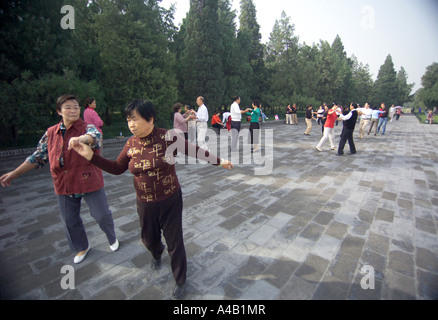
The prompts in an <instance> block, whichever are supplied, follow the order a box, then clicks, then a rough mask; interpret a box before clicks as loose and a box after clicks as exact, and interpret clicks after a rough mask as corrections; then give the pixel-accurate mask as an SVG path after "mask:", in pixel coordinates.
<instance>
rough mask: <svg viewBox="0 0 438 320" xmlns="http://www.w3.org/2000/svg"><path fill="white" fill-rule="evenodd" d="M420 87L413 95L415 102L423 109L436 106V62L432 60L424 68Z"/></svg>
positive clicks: (437, 71) (437, 99) (437, 101)
mask: <svg viewBox="0 0 438 320" xmlns="http://www.w3.org/2000/svg"><path fill="white" fill-rule="evenodd" d="M421 85H422V88H421V89H419V90H418V91H417V93H416V95H415V102H416V103H417V104H418V105H419V106H421V107H422V108H423V109H425V110H426V109H432V108H434V107H436V106H438V63H437V62H434V63H432V64H431V65H430V66H428V67H427V68H426V73H425V74H424V75H423V77H422V78H421Z"/></svg>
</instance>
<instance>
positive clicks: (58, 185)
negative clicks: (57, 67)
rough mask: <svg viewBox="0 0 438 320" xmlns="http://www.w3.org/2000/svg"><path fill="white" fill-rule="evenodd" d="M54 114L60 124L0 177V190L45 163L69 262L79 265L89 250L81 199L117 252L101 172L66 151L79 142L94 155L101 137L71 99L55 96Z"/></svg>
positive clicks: (75, 100)
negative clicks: (69, 253) (71, 256)
mask: <svg viewBox="0 0 438 320" xmlns="http://www.w3.org/2000/svg"><path fill="white" fill-rule="evenodd" d="M56 111H57V112H58V114H59V115H60V116H61V118H62V120H61V122H60V123H58V124H57V125H54V126H52V127H50V128H49V129H47V132H46V133H45V134H44V136H43V137H42V138H41V140H40V142H39V143H38V147H37V150H36V151H35V152H34V154H32V155H31V156H29V157H28V158H27V159H26V160H25V161H24V162H23V163H22V164H21V165H20V166H19V167H18V168H16V169H15V170H13V171H11V172H9V173H6V174H4V175H2V176H1V177H0V183H1V185H2V186H3V187H4V186H10V184H11V181H12V180H14V179H16V178H18V177H19V176H21V175H22V174H24V173H26V172H28V171H30V170H31V169H38V168H41V167H42V166H44V165H45V164H47V163H48V162H49V163H50V172H51V175H52V179H53V186H54V188H55V193H56V195H57V196H58V204H59V209H60V213H61V218H62V221H63V222H64V225H65V230H66V233H67V239H68V242H69V245H70V248H71V249H72V251H75V252H77V255H76V256H75V258H74V260H73V261H74V263H80V262H82V261H83V260H84V259H85V256H86V254H87V253H88V251H89V250H90V246H89V244H88V239H87V235H86V233H85V227H84V224H83V223H82V219H81V217H80V208H81V200H82V198H84V199H85V201H86V202H87V203H88V206H89V208H90V214H91V216H92V217H93V218H94V219H96V221H97V222H98V223H99V226H100V228H101V229H102V231H103V232H105V234H106V236H107V239H108V242H109V244H110V248H111V250H112V251H116V250H117V249H118V247H119V242H118V240H117V238H116V234H115V231H114V221H113V217H112V214H111V211H110V210H109V206H108V203H107V200H106V196H105V191H104V188H103V186H104V183H103V176H102V171H101V170H100V169H98V168H96V167H95V166H93V165H92V164H90V163H89V162H88V161H86V160H85V159H83V158H82V157H81V156H79V155H78V154H77V153H76V152H74V151H73V150H70V149H69V148H68V144H69V142H70V141H73V142H74V141H76V142H82V143H86V144H89V145H91V147H92V148H93V149H94V151H92V152H93V153H96V154H98V153H99V150H98V149H99V145H100V142H101V140H102V135H101V134H100V132H99V131H98V130H97V128H96V127H95V126H94V125H90V124H87V123H85V122H84V121H82V120H81V119H80V111H81V108H80V107H79V103H78V101H77V99H76V97H75V96H73V95H64V96H61V97H59V98H58V100H57V103H56Z"/></svg>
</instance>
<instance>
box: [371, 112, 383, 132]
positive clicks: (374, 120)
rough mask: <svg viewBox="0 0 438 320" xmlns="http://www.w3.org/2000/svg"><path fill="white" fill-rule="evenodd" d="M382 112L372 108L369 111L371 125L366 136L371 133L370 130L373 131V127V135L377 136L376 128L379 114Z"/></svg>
mask: <svg viewBox="0 0 438 320" xmlns="http://www.w3.org/2000/svg"><path fill="white" fill-rule="evenodd" d="M382 113H383V112H382V111H380V110H379V109H377V107H374V108H373V109H372V111H371V125H370V129H369V130H368V135H369V134H370V133H371V130H373V127H374V126H375V129H374V135H375V136H377V127H378V126H379V117H380V114H382Z"/></svg>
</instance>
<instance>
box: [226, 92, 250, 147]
mask: <svg viewBox="0 0 438 320" xmlns="http://www.w3.org/2000/svg"><path fill="white" fill-rule="evenodd" d="M232 101H233V103H232V104H231V107H230V112H231V151H232V152H237V151H239V150H238V149H237V142H238V141H239V132H240V126H241V121H242V114H244V113H246V112H249V111H251V109H250V108H247V109H245V110H240V107H239V104H240V97H239V96H234V97H233V98H232Z"/></svg>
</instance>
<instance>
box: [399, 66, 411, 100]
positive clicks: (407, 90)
mask: <svg viewBox="0 0 438 320" xmlns="http://www.w3.org/2000/svg"><path fill="white" fill-rule="evenodd" d="M395 81H396V84H397V87H398V99H397V101H396V102H395V104H397V105H400V106H401V105H403V104H404V103H406V102H408V101H410V100H411V98H412V97H411V92H412V88H413V87H414V83H411V84H408V74H407V73H406V70H405V69H404V68H403V67H401V68H400V71H399V72H397V77H396V80H395Z"/></svg>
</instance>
